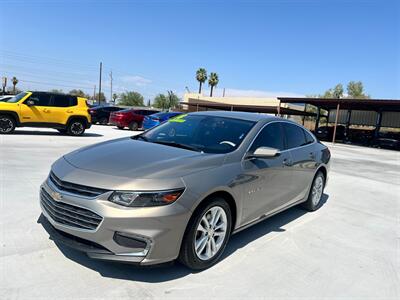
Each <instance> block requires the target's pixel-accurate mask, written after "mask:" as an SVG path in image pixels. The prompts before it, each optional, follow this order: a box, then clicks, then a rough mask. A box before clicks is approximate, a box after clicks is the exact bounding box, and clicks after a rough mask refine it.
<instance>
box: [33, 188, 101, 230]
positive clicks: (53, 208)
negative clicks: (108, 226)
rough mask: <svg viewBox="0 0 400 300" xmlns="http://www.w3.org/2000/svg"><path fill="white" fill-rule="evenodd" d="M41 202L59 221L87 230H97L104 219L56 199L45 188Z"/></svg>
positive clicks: (54, 218)
mask: <svg viewBox="0 0 400 300" xmlns="http://www.w3.org/2000/svg"><path fill="white" fill-rule="evenodd" d="M40 202H41V203H42V206H43V208H44V210H45V211H46V213H47V214H48V215H49V216H50V217H51V218H52V219H53V220H54V221H56V222H57V223H60V224H63V225H68V226H71V227H75V228H79V229H87V230H95V229H96V228H97V226H99V224H100V222H101V221H102V220H103V218H102V217H101V216H99V215H98V214H96V213H94V212H92V211H90V210H88V209H85V208H82V207H78V206H74V205H70V204H67V203H63V202H57V201H55V200H54V199H53V198H52V197H51V196H50V194H49V193H48V192H46V190H45V189H42V190H41V193H40Z"/></svg>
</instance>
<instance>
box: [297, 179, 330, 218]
mask: <svg viewBox="0 0 400 300" xmlns="http://www.w3.org/2000/svg"><path fill="white" fill-rule="evenodd" d="M324 187H325V176H324V174H323V173H322V172H321V171H318V173H317V174H316V175H315V177H314V180H313V183H312V185H311V189H310V193H309V194H308V198H307V201H306V202H304V203H303V204H302V206H303V207H304V208H305V209H307V210H309V211H314V210H317V209H318V208H319V207H320V204H321V198H322V195H323V193H324Z"/></svg>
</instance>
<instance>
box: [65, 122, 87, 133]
mask: <svg viewBox="0 0 400 300" xmlns="http://www.w3.org/2000/svg"><path fill="white" fill-rule="evenodd" d="M67 132H68V134H69V135H74V136H78V135H82V134H83V133H84V132H85V124H84V122H83V121H82V120H72V121H71V122H70V123H69V124H68V127H67Z"/></svg>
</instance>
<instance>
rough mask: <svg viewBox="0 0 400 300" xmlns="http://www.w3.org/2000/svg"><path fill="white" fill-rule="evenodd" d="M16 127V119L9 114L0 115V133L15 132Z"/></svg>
mask: <svg viewBox="0 0 400 300" xmlns="http://www.w3.org/2000/svg"><path fill="white" fill-rule="evenodd" d="M15 127H16V122H15V119H14V118H13V117H11V116H9V115H0V134H10V133H13V132H14V130H15Z"/></svg>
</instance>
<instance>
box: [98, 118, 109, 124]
mask: <svg viewBox="0 0 400 300" xmlns="http://www.w3.org/2000/svg"><path fill="white" fill-rule="evenodd" d="M99 124H100V125H107V124H108V118H105V117H104V118H101V119H100V121H99Z"/></svg>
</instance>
